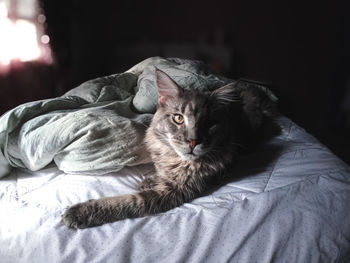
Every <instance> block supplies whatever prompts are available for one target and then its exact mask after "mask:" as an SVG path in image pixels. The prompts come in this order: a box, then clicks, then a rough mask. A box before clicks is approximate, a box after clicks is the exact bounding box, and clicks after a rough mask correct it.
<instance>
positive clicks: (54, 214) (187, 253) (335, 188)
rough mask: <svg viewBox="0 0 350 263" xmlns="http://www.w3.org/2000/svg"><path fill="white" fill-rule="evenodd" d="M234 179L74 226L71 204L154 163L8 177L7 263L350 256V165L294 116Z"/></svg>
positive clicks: (129, 189)
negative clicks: (172, 204)
mask: <svg viewBox="0 0 350 263" xmlns="http://www.w3.org/2000/svg"><path fill="white" fill-rule="evenodd" d="M276 122H277V123H278V125H279V126H280V127H281V133H280V134H279V135H277V136H274V137H273V138H271V139H269V140H268V141H266V142H264V143H263V144H261V145H260V146H259V147H258V148H257V149H256V150H255V151H253V152H251V153H249V154H246V155H243V156H241V158H240V160H239V162H238V163H237V166H236V168H235V169H234V171H233V172H232V173H233V178H234V179H232V180H231V181H229V182H227V183H226V184H225V185H223V186H221V187H218V188H217V189H215V190H214V191H212V192H210V193H207V195H205V196H202V197H200V198H197V199H195V200H193V201H192V202H191V203H187V204H184V205H182V206H180V207H178V208H176V209H173V210H170V211H168V212H165V213H162V214H158V215H154V216H147V217H143V218H137V219H126V220H122V221H118V222H114V223H111V224H105V225H102V226H99V227H94V228H88V229H69V228H67V227H66V226H65V225H63V223H62V221H61V215H62V214H63V212H64V211H65V209H66V208H67V207H68V206H70V205H73V204H75V203H78V202H83V201H86V200H88V199H92V198H100V197H105V196H113V195H122V194H127V193H133V192H136V191H137V186H138V184H139V183H140V181H141V180H142V178H143V177H145V176H149V175H151V174H153V173H154V168H153V165H152V164H151V163H148V164H142V165H138V166H134V167H126V168H124V169H122V170H120V171H119V172H113V173H109V174H106V175H98V176H93V175H86V174H66V173H64V172H62V171H60V170H58V168H57V167H56V166H55V165H54V164H51V165H49V166H47V167H45V168H44V169H42V170H40V171H36V172H34V171H30V170H26V169H22V168H16V169H14V170H13V171H12V172H11V174H10V175H8V176H6V177H4V178H2V179H1V180H0V211H1V213H0V261H1V262H37V263H39V262H45V263H46V262H349V261H350V249H349V248H350V224H349V222H350V170H349V167H348V166H347V165H346V164H345V163H344V162H342V161H341V160H340V159H338V158H337V157H336V156H335V155H334V154H333V153H331V152H330V151H329V150H328V149H327V148H326V147H325V146H323V145H322V144H320V143H319V142H318V141H317V140H316V139H315V138H314V137H312V136H311V135H309V134H308V133H307V132H306V131H305V130H303V129H302V128H300V127H299V126H297V125H296V124H295V123H293V122H292V121H291V120H289V119H288V118H285V117H278V118H277V119H276Z"/></svg>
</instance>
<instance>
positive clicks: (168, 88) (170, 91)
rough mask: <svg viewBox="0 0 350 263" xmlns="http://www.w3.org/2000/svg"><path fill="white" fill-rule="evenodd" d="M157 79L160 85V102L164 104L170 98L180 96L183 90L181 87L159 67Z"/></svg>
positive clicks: (158, 85)
mask: <svg viewBox="0 0 350 263" xmlns="http://www.w3.org/2000/svg"><path fill="white" fill-rule="evenodd" d="M156 80H157V87H158V103H159V104H160V105H164V104H165V103H166V101H167V100H168V99H170V98H176V97H178V96H179V95H180V94H181V93H182V92H183V90H182V88H181V87H179V86H178V85H177V84H176V83H175V82H174V81H173V80H172V79H171V78H170V77H169V76H168V75H167V74H166V73H164V72H163V71H161V70H159V69H157V70H156Z"/></svg>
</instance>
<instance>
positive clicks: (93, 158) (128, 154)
mask: <svg viewBox="0 0 350 263" xmlns="http://www.w3.org/2000/svg"><path fill="white" fill-rule="evenodd" d="M156 68H159V69H161V70H164V71H165V72H166V73H168V74H169V76H171V77H172V78H174V80H176V81H178V82H179V84H180V85H182V86H183V87H186V88H193V89H200V90H207V89H215V88H218V87H220V86H222V85H223V84H225V83H226V82H229V80H228V79H225V78H223V77H219V76H215V75H213V74H212V73H211V72H210V71H209V70H208V68H207V67H206V66H205V65H204V64H202V63H201V62H198V61H191V60H183V59H163V58H160V57H153V58H149V59H146V60H145V61H143V62H141V63H139V64H138V65H136V66H135V67H133V68H132V69H130V70H129V71H127V72H125V73H120V74H115V75H111V76H107V77H102V78H98V79H94V80H90V81H87V82H85V83H83V84H82V85H80V86H79V87H77V88H75V89H72V90H71V91H69V92H67V93H66V94H65V95H64V96H62V97H60V98H52V99H47V100H42V101H35V102H30V103H26V104H23V105H20V106H18V107H17V108H15V109H13V110H11V111H9V112H7V113H6V114H5V115H3V116H2V117H1V118H0V150H1V151H0V177H2V176H4V175H6V174H8V173H9V171H10V170H11V167H22V168H27V169H30V170H33V171H36V170H39V169H42V168H44V167H45V166H47V165H48V164H50V163H51V162H52V161H54V162H55V163H56V165H57V166H58V167H59V169H61V170H62V171H64V172H66V173H84V174H104V173H108V172H113V171H118V170H120V169H121V168H123V167H124V166H125V165H137V164H141V163H146V162H148V161H149V158H148V156H147V154H146V153H145V147H144V145H143V143H142V140H143V137H144V132H145V129H146V128H147V126H148V125H149V123H150V121H151V119H152V113H153V112H154V111H155V109H156V104H157V88H156V85H155V69H156Z"/></svg>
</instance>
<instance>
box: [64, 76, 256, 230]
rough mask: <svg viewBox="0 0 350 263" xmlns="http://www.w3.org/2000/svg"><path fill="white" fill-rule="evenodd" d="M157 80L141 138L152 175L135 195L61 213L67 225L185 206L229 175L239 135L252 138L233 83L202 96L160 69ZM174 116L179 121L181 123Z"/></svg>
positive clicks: (92, 223) (78, 225) (97, 222)
mask: <svg viewBox="0 0 350 263" xmlns="http://www.w3.org/2000/svg"><path fill="white" fill-rule="evenodd" d="M157 80H158V90H159V106H158V110H157V112H156V113H155V115H154V118H153V121H152V123H151V125H150V127H149V129H148V130H147V133H146V138H145V143H146V145H147V147H148V150H149V152H150V154H151V157H152V160H153V162H154V164H155V168H156V175H155V176H153V177H149V178H146V179H145V180H144V181H143V182H142V183H141V185H140V186H139V190H140V191H139V192H138V193H136V194H132V195H124V196H116V197H107V198H102V199H98V200H90V201H87V202H85V203H80V204H77V205H74V206H72V207H70V208H69V209H68V210H67V211H66V212H65V214H64V215H63V222H64V223H65V224H66V225H67V226H68V227H72V228H85V227H92V226H97V225H102V224H105V223H110V222H114V221H117V220H122V219H125V218H135V217H143V216H147V215H153V214H157V213H161V212H165V211H168V210H170V209H172V208H175V207H178V206H180V205H182V204H183V203H185V202H189V201H191V200H193V199H194V198H196V197H198V196H200V195H203V194H204V193H205V191H207V190H208V189H210V188H211V187H212V186H213V185H214V184H216V183H218V182H220V181H221V180H222V179H223V178H224V177H225V175H227V174H228V172H229V170H230V168H231V166H232V165H233V163H234V160H235V158H236V155H237V152H238V150H237V147H239V146H240V145H242V144H243V141H242V135H243V134H244V135H248V136H253V131H252V126H253V125H251V124H250V123H249V118H248V117H247V116H246V113H245V112H244V111H243V108H244V107H242V105H241V104H242V101H241V100H240V99H239V94H237V93H236V92H235V89H234V85H233V84H229V85H227V86H224V87H222V88H220V89H219V90H216V91H214V92H212V93H210V92H207V93H205V92H204V93H201V92H195V91H185V90H182V89H181V88H180V87H178V86H177V85H176V84H175V82H174V81H172V80H171V79H170V77H169V76H167V75H166V74H165V73H164V72H161V71H157ZM169 87H170V88H169ZM174 114H180V115H181V116H182V117H183V118H184V119H183V123H182V124H178V123H176V122H175V121H174Z"/></svg>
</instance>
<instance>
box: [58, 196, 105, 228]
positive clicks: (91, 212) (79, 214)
mask: <svg viewBox="0 0 350 263" xmlns="http://www.w3.org/2000/svg"><path fill="white" fill-rule="evenodd" d="M95 202H96V200H89V201H87V202H84V203H79V204H76V205H73V206H71V207H69V208H68V209H67V210H66V211H65V212H64V214H63V215H62V221H63V223H64V224H65V225H66V226H68V227H70V228H87V227H92V226H97V225H100V223H99V222H98V221H97V220H96V216H95V213H96V211H95V210H96V206H95V205H94V203H95Z"/></svg>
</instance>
